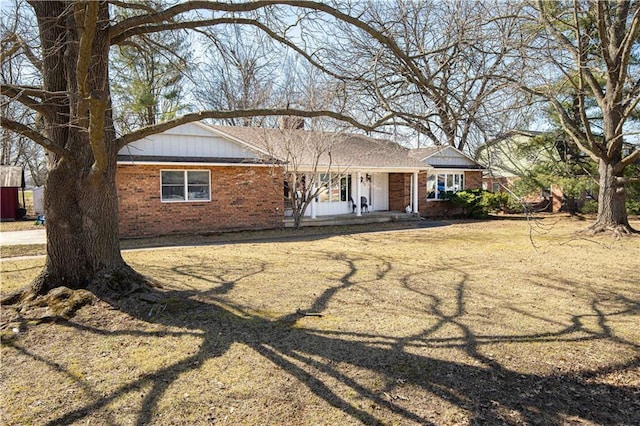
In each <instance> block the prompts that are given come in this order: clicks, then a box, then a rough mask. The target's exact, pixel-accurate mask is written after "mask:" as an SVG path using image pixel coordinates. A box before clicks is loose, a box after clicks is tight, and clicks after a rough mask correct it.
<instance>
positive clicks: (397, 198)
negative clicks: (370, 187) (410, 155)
mask: <svg viewBox="0 0 640 426" xmlns="http://www.w3.org/2000/svg"><path fill="white" fill-rule="evenodd" d="M409 204H411V174H410V173H389V210H392V211H404V208H405V207H406V206H407V205H409Z"/></svg>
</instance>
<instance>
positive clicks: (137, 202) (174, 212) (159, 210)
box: [116, 164, 284, 238]
mask: <svg viewBox="0 0 640 426" xmlns="http://www.w3.org/2000/svg"><path fill="white" fill-rule="evenodd" d="M161 170H210V172H211V201H195V202H175V203H163V202H161V199H160V171H161ZM281 176H282V171H281V170H274V169H272V168H269V167H242V166H240V167H239V166H211V167H197V166H186V167H179V166H160V165H123V164H120V165H118V172H117V175H116V185H117V188H118V203H119V204H118V205H119V207H118V210H119V211H118V213H119V220H120V235H121V236H122V237H125V238H127V237H148V236H159V235H167V234H189V233H199V232H213V231H222V230H241V229H269V228H278V227H281V226H282V221H283V211H284V199H283V197H282V178H281Z"/></svg>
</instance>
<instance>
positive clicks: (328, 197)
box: [317, 173, 351, 203]
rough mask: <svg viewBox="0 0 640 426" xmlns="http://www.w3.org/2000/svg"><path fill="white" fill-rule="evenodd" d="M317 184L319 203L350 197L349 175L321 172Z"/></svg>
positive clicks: (338, 200)
mask: <svg viewBox="0 0 640 426" xmlns="http://www.w3.org/2000/svg"><path fill="white" fill-rule="evenodd" d="M318 184H319V185H320V187H321V188H320V192H319V194H318V198H317V200H318V202H320V203H335V202H340V201H348V200H349V198H351V175H346V176H345V175H339V174H336V173H321V174H320V178H319V179H318Z"/></svg>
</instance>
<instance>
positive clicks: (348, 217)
mask: <svg viewBox="0 0 640 426" xmlns="http://www.w3.org/2000/svg"><path fill="white" fill-rule="evenodd" d="M419 220H420V215H419V214H418V213H404V212H400V211H375V212H371V213H363V214H362V216H356V215H355V214H354V213H348V214H336V215H327V216H318V217H316V218H315V219H312V218H311V217H308V216H306V217H303V218H302V226H303V227H305V226H336V225H364V224H367V223H383V222H406V221H415V222H417V221H419ZM283 223H284V227H285V228H293V226H294V222H293V217H285V218H284V221H283Z"/></svg>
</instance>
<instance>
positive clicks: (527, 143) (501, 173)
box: [476, 132, 584, 212]
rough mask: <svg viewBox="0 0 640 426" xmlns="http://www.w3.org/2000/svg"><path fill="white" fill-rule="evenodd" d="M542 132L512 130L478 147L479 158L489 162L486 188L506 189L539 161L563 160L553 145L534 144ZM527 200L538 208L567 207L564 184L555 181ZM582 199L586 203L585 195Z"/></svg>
mask: <svg viewBox="0 0 640 426" xmlns="http://www.w3.org/2000/svg"><path fill="white" fill-rule="evenodd" d="M541 134H542V133H539V132H530V134H528V135H524V134H516V133H509V134H507V135H505V137H502V138H498V139H495V140H493V141H491V142H490V143H488V144H486V145H483V146H481V147H480V148H479V149H478V150H477V151H476V159H477V160H478V162H480V163H482V164H485V165H486V172H485V174H484V176H483V179H482V185H483V188H484V189H486V190H488V191H491V192H506V191H507V190H508V188H509V187H510V186H511V185H512V184H513V183H514V182H515V181H517V180H518V179H521V178H522V177H524V176H528V175H529V174H530V173H531V170H532V168H533V167H534V166H535V165H536V164H540V163H542V164H544V163H551V162H560V161H562V158H561V157H560V154H559V152H558V150H557V149H555V148H554V147H553V146H549V145H548V144H538V145H532V144H531V138H533V137H535V136H538V135H541ZM525 201H526V202H527V203H528V204H529V206H530V208H532V209H534V210H538V211H541V210H549V211H553V212H557V211H560V209H561V208H562V207H563V205H564V202H565V197H564V193H563V190H562V188H561V187H560V186H558V185H551V186H550V187H549V188H547V189H546V190H542V191H540V192H539V193H536V194H530V195H529V196H527V197H525ZM580 203H584V197H583V198H582V200H580Z"/></svg>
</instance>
